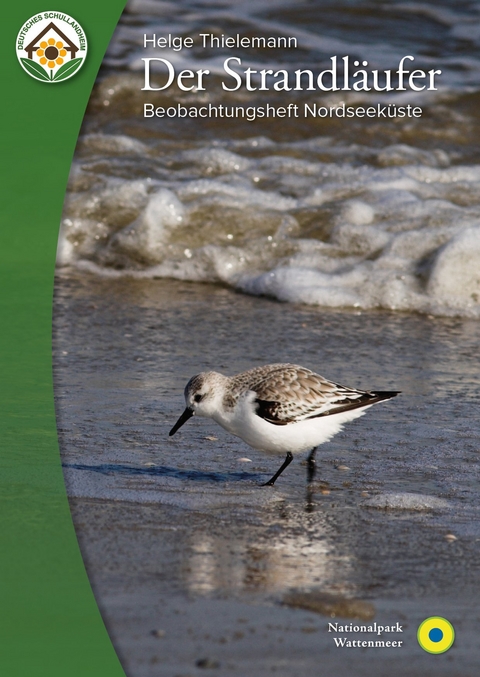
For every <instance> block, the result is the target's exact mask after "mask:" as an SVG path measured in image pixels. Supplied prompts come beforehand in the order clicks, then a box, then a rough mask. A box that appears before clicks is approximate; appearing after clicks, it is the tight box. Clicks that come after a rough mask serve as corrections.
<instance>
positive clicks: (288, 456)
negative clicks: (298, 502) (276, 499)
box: [262, 451, 293, 487]
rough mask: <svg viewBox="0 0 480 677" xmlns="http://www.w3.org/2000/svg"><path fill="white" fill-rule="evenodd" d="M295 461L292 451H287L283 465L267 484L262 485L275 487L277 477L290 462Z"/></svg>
mask: <svg viewBox="0 0 480 677" xmlns="http://www.w3.org/2000/svg"><path fill="white" fill-rule="evenodd" d="M292 461H293V454H292V452H291V451H287V455H286V457H285V460H284V462H283V463H282V466H281V467H280V468H279V469H278V470H277V472H276V473H275V475H274V476H273V477H271V478H270V479H269V480H268V482H265V484H262V487H273V485H274V484H275V482H276V481H277V479H278V478H279V477H280V475H281V474H282V472H283V471H284V470H285V468H286V467H287V466H289V465H290V463H291V462H292Z"/></svg>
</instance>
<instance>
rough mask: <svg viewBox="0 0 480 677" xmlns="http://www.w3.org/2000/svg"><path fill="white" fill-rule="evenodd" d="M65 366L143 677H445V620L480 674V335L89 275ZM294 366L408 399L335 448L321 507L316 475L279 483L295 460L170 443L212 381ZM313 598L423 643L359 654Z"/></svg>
mask: <svg viewBox="0 0 480 677" xmlns="http://www.w3.org/2000/svg"><path fill="white" fill-rule="evenodd" d="M54 349H55V352H54V359H55V392H56V399H57V414H58V427H59V435H60V444H61V452H62V460H63V463H64V468H65V477H66V482H67V488H68V491H69V494H70V496H71V502H72V508H73V514H74V520H75V524H76V528H77V533H78V536H79V540H80V544H81V547H82V551H83V554H84V557H85V560H86V564H87V569H88V571H89V575H90V578H91V580H92V584H93V586H94V590H95V593H96V595H97V599H98V600H99V604H100V607H101V609H102V611H103V613H104V617H105V619H106V623H107V626H108V628H109V631H110V633H111V635H112V637H113V640H114V643H115V646H116V648H117V650H118V651H119V654H120V656H121V658H122V660H123V663H124V665H125V667H126V669H127V673H128V675H129V677H137V676H142V677H143V676H150V675H152V676H153V675H161V676H162V677H163V675H165V676H167V675H168V676H173V675H185V676H186V675H187V674H188V675H193V674H197V667H196V661H198V660H200V661H201V660H203V659H206V658H208V660H209V661H210V663H207V664H206V665H215V664H219V665H220V668H219V669H216V670H215V671H214V672H212V674H218V675H220V674H221V675H229V674H232V675H234V674H237V675H240V674H243V675H247V674H248V675H253V676H256V675H259V676H260V675H264V674H269V673H270V672H271V671H275V673H276V674H279V675H282V676H285V677H291V676H292V675H293V674H295V675H305V676H306V675H312V674H320V672H319V670H320V668H319V666H320V665H321V666H322V670H324V672H321V674H326V673H327V672H330V673H332V674H334V673H335V674H339V675H343V674H345V675H369V674H373V672H375V674H378V675H383V674H385V675H387V674H388V675H407V674H408V675H409V676H410V675H425V677H426V676H427V675H431V674H432V656H430V655H429V654H426V653H424V652H423V651H422V650H421V649H420V648H419V646H418V644H417V641H416V629H417V627H418V625H419V623H420V622H421V621H422V620H423V619H424V618H426V617H428V616H432V615H443V616H445V617H447V618H448V619H449V620H450V621H451V622H452V623H453V625H454V627H455V628H456V630H457V640H456V643H455V645H454V647H453V648H452V649H451V650H450V651H449V652H448V653H447V654H445V655H443V656H441V657H433V658H435V659H438V660H436V661H435V674H438V675H445V676H446V675H448V676H449V677H451V676H452V675H462V677H467V676H468V675H472V677H473V675H474V674H476V673H475V669H476V668H475V665H477V667H478V664H479V661H480V652H479V649H478V641H477V638H476V633H475V631H474V630H475V626H476V627H478V620H479V618H478V617H479V613H478V611H477V606H478V580H479V572H480V527H479V507H480V501H479V489H480V484H479V476H478V462H477V459H478V451H479V442H478V440H479V428H480V426H479V423H478V415H477V412H478V405H479V385H480V383H479V382H480V374H479V370H478V323H476V322H474V321H470V320H461V319H441V318H433V317H428V316H420V315H402V314H394V313H387V312H377V313H376V312H369V313H360V312H357V313H354V312H343V311H336V310H324V309H318V308H312V307H306V306H297V305H294V304H281V303H278V302H275V301H271V300H268V299H264V298H252V297H248V296H243V295H241V294H238V293H235V292H234V291H232V290H230V289H227V288H223V287H220V286H214V285H207V284H194V283H187V282H175V281H168V280H131V279H116V280H106V279H102V278H97V277H94V276H88V275H83V274H82V275H77V274H70V275H63V276H60V277H59V278H58V279H57V284H56V294H55V315H54ZM282 361H289V362H296V363H299V364H303V365H305V366H307V367H310V368H312V369H315V370H316V371H318V372H319V373H321V374H323V375H325V376H326V377H328V378H330V379H332V380H334V381H337V382H340V383H345V384H347V385H350V386H354V387H360V388H365V389H370V388H371V389H385V390H389V389H398V390H401V391H402V395H401V396H399V397H398V398H396V399H395V400H392V401H391V402H389V403H388V404H384V405H379V406H375V407H374V408H372V409H370V410H369V412H368V413H367V414H366V416H365V417H363V418H362V419H360V420H358V421H355V422H353V423H351V424H349V425H348V426H347V427H346V428H345V430H344V431H343V432H342V433H340V434H339V435H337V437H335V438H334V440H333V441H332V442H330V443H328V444H325V445H324V446H323V447H321V448H320V450H319V453H318V457H317V458H318V463H317V467H318V470H317V478H316V482H315V483H314V484H313V486H312V487H311V488H310V489H309V490H307V486H306V481H305V480H306V467H305V465H304V464H302V460H303V459H302V458H301V457H296V458H295V459H294V462H293V463H292V464H291V466H290V467H289V468H288V470H287V471H286V472H285V473H284V475H282V477H281V478H280V479H279V480H278V482H277V484H276V485H275V487H273V488H272V487H261V486H259V485H260V483H261V482H262V481H265V480H266V479H267V478H268V477H269V476H270V475H271V474H272V473H273V471H274V470H276V468H277V467H278V465H279V464H280V462H281V459H280V458H279V459H276V458H272V457H269V456H264V455H262V454H261V453H259V452H255V451H253V450H251V449H250V448H249V447H248V446H247V445H245V444H244V443H243V442H242V441H240V440H237V439H236V438H234V437H232V436H230V435H229V434H228V433H226V432H225V431H223V430H222V429H220V428H219V427H218V426H217V425H216V424H215V423H213V422H212V421H208V420H205V419H203V420H201V419H199V420H197V419H193V420H191V421H189V422H188V424H186V425H185V426H184V427H183V428H182V430H181V431H180V432H179V433H178V434H177V435H176V436H175V437H174V438H170V439H169V438H168V431H169V429H170V428H171V426H172V424H173V423H174V422H175V420H176V419H177V417H178V415H179V414H180V412H181V411H182V410H183V406H184V401H183V388H184V385H185V383H186V381H187V380H188V378H189V377H190V376H192V375H193V374H194V373H197V372H199V371H202V370H207V369H216V370H219V371H223V372H224V373H227V374H233V373H235V372H237V371H240V370H243V369H246V368H248V367H252V366H255V365H259V364H263V363H268V362H282ZM245 459H250V461H247V460H245ZM385 505H390V506H391V507H390V508H385V507H384V506H385ZM448 534H451V535H453V536H455V537H456V540H453V539H450V540H447V539H446V538H445V536H447V535H448ZM291 590H294V591H296V590H320V591H322V592H327V593H332V594H335V595H339V596H340V597H342V598H358V599H362V600H366V601H369V602H371V603H373V605H374V606H375V608H376V616H375V620H376V621H377V622H378V623H383V624H389V623H391V624H394V623H396V622H397V621H398V622H402V623H403V624H404V626H405V627H404V633H403V635H402V637H400V639H402V640H404V646H403V647H402V648H395V649H388V650H387V649H382V650H373V649H369V650H366V649H365V650H363V649H361V650H360V649H357V650H356V651H355V650H353V649H351V650H350V651H349V650H347V649H337V648H336V647H335V646H334V644H333V640H332V636H331V634H329V633H328V632H327V630H326V628H327V622H328V620H331V619H329V618H327V617H325V616H322V615H319V614H314V613H312V612H308V611H302V610H300V609H292V608H289V607H286V606H284V605H281V604H280V603H281V601H282V599H283V598H284V597H285V595H286V594H287V593H288V592H289V591H291ZM350 620H351V619H350ZM350 620H348V622H350ZM344 622H347V621H344ZM152 631H158V632H157V633H156V634H151V633H152ZM387 639H399V637H397V636H394V635H390V636H388V637H387ZM407 666H408V669H407ZM212 670H214V668H213V667H212ZM202 674H203V671H202ZM205 674H209V673H208V670H207V672H206V673H205Z"/></svg>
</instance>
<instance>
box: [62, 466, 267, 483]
mask: <svg viewBox="0 0 480 677" xmlns="http://www.w3.org/2000/svg"><path fill="white" fill-rule="evenodd" d="M62 467H63V468H67V469H73V470H87V471H89V472H97V473H100V474H102V475H126V476H129V477H132V476H138V475H140V476H143V477H174V478H175V479H180V480H193V481H196V482H224V483H225V482H241V481H242V480H250V481H255V482H257V481H261V480H264V479H265V475H263V474H259V473H249V472H245V471H242V472H224V473H220V472H202V471H201V470H180V469H179V468H170V467H168V466H166V465H155V466H150V467H147V468H140V467H138V466H132V465H120V464H117V463H101V464H100V465H86V464H83V463H62Z"/></svg>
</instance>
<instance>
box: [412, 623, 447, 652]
mask: <svg viewBox="0 0 480 677" xmlns="http://www.w3.org/2000/svg"><path fill="white" fill-rule="evenodd" d="M417 639H418V643H419V644H420V646H421V647H422V649H423V650H424V651H428V653H444V652H445V651H448V649H449V648H450V647H451V646H452V644H453V641H454V639H455V630H454V629H453V625H452V624H451V623H450V622H449V621H447V619H446V618H442V617H441V616H432V617H431V618H427V619H426V620H424V621H423V623H421V624H420V626H419V628H418V632H417Z"/></svg>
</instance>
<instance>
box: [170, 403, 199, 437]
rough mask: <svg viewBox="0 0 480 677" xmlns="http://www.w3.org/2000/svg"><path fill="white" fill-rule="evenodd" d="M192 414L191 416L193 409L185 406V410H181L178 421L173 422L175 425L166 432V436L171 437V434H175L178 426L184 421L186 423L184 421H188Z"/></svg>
mask: <svg viewBox="0 0 480 677" xmlns="http://www.w3.org/2000/svg"><path fill="white" fill-rule="evenodd" d="M192 416H193V409H190V407H187V408H186V409H185V411H184V412H183V414H182V415H181V416H180V418H179V419H178V421H177V422H176V423H175V425H174V426H173V428H172V429H171V430H170V432H169V433H168V436H169V437H171V436H172V435H175V433H176V432H177V430H178V429H179V428H181V427H182V425H183V424H184V423H186V422H187V421H188V419H189V418H191V417H192Z"/></svg>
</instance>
